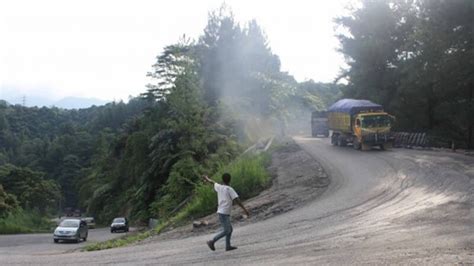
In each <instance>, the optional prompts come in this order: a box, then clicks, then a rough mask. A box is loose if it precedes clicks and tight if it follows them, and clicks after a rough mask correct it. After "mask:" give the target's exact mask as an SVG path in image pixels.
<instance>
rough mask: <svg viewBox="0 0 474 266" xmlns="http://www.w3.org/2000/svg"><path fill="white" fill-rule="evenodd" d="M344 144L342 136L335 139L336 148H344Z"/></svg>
mask: <svg viewBox="0 0 474 266" xmlns="http://www.w3.org/2000/svg"><path fill="white" fill-rule="evenodd" d="M346 144H347V143H346V141H345V140H344V138H343V137H342V136H339V138H337V146H339V147H344V146H346Z"/></svg>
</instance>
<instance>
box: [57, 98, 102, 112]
mask: <svg viewBox="0 0 474 266" xmlns="http://www.w3.org/2000/svg"><path fill="white" fill-rule="evenodd" d="M106 103H108V101H103V100H99V99H96V98H79V97H66V98H63V99H61V100H59V101H57V102H54V103H53V104H51V105H54V106H56V107H59V108H65V109H81V108H88V107H91V106H93V105H96V106H99V105H105V104H106Z"/></svg>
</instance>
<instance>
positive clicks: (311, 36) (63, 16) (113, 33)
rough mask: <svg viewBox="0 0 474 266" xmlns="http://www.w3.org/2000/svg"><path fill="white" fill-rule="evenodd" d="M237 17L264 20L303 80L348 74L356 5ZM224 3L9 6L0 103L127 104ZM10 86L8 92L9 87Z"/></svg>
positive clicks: (261, 8) (4, 18) (250, 4)
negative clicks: (347, 11) (348, 36)
mask: <svg viewBox="0 0 474 266" xmlns="http://www.w3.org/2000/svg"><path fill="white" fill-rule="evenodd" d="M225 2H226V3H227V5H229V6H230V7H231V8H232V10H233V12H234V14H235V17H236V19H237V20H238V21H239V22H245V21H248V20H250V19H254V18H255V19H256V20H257V22H258V23H259V24H260V26H261V27H262V28H263V29H264V31H265V32H266V34H267V36H268V39H269V42H270V46H271V47H272V50H273V51H274V53H276V54H277V55H279V56H280V59H281V62H282V69H283V70H284V71H288V72H289V73H290V74H292V75H294V76H295V78H296V79H297V80H298V81H303V80H307V79H313V80H315V81H323V82H330V81H332V80H333V79H334V78H335V77H336V75H337V74H338V72H339V69H340V67H341V66H343V57H342V56H341V55H340V54H338V53H337V51H336V48H337V46H338V43H337V40H336V38H335V37H334V35H335V33H334V24H333V18H334V17H337V16H339V15H341V14H342V13H343V12H344V7H345V6H346V5H347V2H348V1H347V0H339V1H332V0H326V1H323V0H312V1H311V0H308V1H299V0H291V1H257V0H235V1H229V0H227V1H225ZM222 3H223V1H222V0H200V1H183V0H173V1H158V0H154V1H152V0H150V1H141V0H135V1H117V0H100V1H99V0H92V1H89V0H81V1H63V0H42V1H35V0H31V1H21V0H15V1H14V0H11V1H1V2H0V36H1V39H0V98H2V97H3V98H6V97H7V95H5V94H8V93H12V91H11V90H12V89H14V90H15V91H16V92H20V93H21V94H24V95H26V96H29V95H30V96H44V97H48V98H51V99H59V98H62V97H66V96H77V97H94V98H99V99H103V100H114V99H115V100H119V99H123V100H127V99H128V96H130V95H131V96H137V95H138V94H140V93H142V92H144V91H145V84H147V83H148V82H149V81H148V80H147V78H146V77H145V75H146V73H147V72H148V71H150V70H151V65H152V64H153V63H154V62H155V57H156V56H157V55H158V54H160V52H161V51H162V48H163V47H164V46H166V45H169V44H172V43H175V42H176V41H177V40H178V39H179V37H180V36H182V35H183V34H186V36H189V37H192V38H197V37H198V36H199V35H200V34H201V33H202V30H203V28H204V27H205V25H206V22H207V14H208V12H209V11H210V10H214V9H217V8H218V7H219V6H220V5H221V4H222ZM8 88H9V89H8Z"/></svg>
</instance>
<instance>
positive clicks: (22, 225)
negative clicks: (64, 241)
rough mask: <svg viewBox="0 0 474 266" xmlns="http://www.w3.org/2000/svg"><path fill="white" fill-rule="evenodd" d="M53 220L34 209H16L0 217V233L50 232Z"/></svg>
mask: <svg viewBox="0 0 474 266" xmlns="http://www.w3.org/2000/svg"><path fill="white" fill-rule="evenodd" d="M51 226H52V224H51V222H50V221H49V220H48V219H46V218H44V217H43V216H41V215H39V214H38V213H36V212H33V211H24V210H21V209H19V210H16V211H14V212H12V213H10V214H8V215H6V216H5V217H3V218H0V234H26V233H34V232H48V231H49V230H51Z"/></svg>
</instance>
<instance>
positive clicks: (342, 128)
mask: <svg viewBox="0 0 474 266" xmlns="http://www.w3.org/2000/svg"><path fill="white" fill-rule="evenodd" d="M394 120H395V117H393V116H391V115H389V114H388V113H386V112H384V110H383V107H382V106H381V105H379V104H375V103H373V102H371V101H368V100H355V99H342V100H339V101H337V102H336V103H334V104H333V105H331V107H329V109H328V126H329V129H330V130H332V135H331V143H332V144H333V145H337V146H346V145H347V144H350V143H352V146H353V147H354V149H356V150H369V149H371V148H372V147H374V146H378V147H380V148H381V149H390V148H391V147H392V145H393V140H394V137H393V135H392V133H391V127H392V124H393V122H394Z"/></svg>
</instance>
